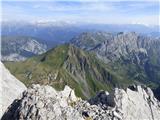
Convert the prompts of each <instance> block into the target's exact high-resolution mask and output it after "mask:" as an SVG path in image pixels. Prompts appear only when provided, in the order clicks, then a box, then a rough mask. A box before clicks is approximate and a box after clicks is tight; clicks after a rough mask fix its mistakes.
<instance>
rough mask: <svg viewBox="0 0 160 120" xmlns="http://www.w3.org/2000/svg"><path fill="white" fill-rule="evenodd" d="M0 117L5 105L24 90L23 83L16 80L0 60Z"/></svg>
mask: <svg viewBox="0 0 160 120" xmlns="http://www.w3.org/2000/svg"><path fill="white" fill-rule="evenodd" d="M0 70H1V71H0V74H1V79H0V93H1V94H0V108H1V109H0V110H1V111H0V118H1V116H2V115H3V113H4V112H5V111H6V109H7V107H8V106H9V105H10V104H11V103H12V102H13V101H14V100H15V99H17V98H18V97H19V96H20V94H21V93H22V92H23V91H24V90H26V87H25V85H24V84H23V83H21V82H20V81H19V80H17V79H16V78H15V77H14V76H13V75H11V73H10V72H9V71H8V70H7V69H6V68H5V66H4V65H3V64H2V63H1V62H0Z"/></svg>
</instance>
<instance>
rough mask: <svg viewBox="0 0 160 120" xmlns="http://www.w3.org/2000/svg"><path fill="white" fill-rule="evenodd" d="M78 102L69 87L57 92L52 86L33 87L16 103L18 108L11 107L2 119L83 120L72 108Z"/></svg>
mask: <svg viewBox="0 0 160 120" xmlns="http://www.w3.org/2000/svg"><path fill="white" fill-rule="evenodd" d="M76 101H78V98H77V97H76V96H75V94H74V91H73V90H72V89H71V88H69V87H68V86H66V87H65V88H64V90H63V91H61V92H57V91H56V90H55V89H53V88H52V87H50V86H40V85H32V87H31V88H29V89H28V90H27V91H25V92H24V93H23V97H22V98H21V100H19V101H16V102H15V103H14V104H17V105H18V106H16V105H15V106H14V107H11V109H10V111H8V114H6V115H4V117H3V118H2V119H11V120H12V119H13V120H19V119H20V120H26V119H27V120H66V119H69V120H83V118H82V116H81V115H80V113H79V112H78V111H77V110H76V109H74V108H73V107H72V104H74V102H76ZM12 110H13V111H14V112H13V111H12ZM9 115H11V116H9Z"/></svg>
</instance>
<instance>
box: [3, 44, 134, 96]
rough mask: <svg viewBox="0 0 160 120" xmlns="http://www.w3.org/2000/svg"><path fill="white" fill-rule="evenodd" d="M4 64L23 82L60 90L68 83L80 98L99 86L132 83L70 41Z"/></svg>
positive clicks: (110, 86)
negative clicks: (37, 54)
mask: <svg viewBox="0 0 160 120" xmlns="http://www.w3.org/2000/svg"><path fill="white" fill-rule="evenodd" d="M5 66H6V67H7V68H8V69H9V70H10V71H11V73H12V74H13V75H15V76H16V77H17V78H18V79H19V80H21V81H22V82H23V83H25V85H27V86H29V85H31V84H33V83H34V84H36V83H38V84H45V85H46V84H47V85H51V86H53V87H54V88H56V89H57V90H62V89H63V88H64V86H65V85H69V86H70V87H71V88H73V89H75V92H76V94H77V95H78V96H80V97H82V98H88V97H91V96H93V95H95V93H96V92H97V91H99V90H102V89H103V90H111V89H112V88H113V87H115V86H127V85H128V84H131V83H132V81H130V80H128V79H123V78H122V77H120V76H118V75H117V74H116V73H114V72H112V71H111V70H110V69H107V66H106V65H105V64H104V63H103V62H102V61H99V60H98V59H97V58H96V57H95V55H94V54H92V53H88V52H85V51H83V50H81V49H79V48H76V47H74V46H72V45H62V46H59V47H56V48H54V49H52V50H49V51H48V52H46V53H44V54H42V55H39V56H36V57H32V58H29V59H27V60H26V61H23V62H5Z"/></svg>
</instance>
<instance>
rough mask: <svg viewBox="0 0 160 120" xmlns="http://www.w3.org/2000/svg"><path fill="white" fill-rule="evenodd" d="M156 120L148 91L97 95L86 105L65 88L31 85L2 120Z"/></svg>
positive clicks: (156, 106) (158, 113) (157, 108)
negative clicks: (60, 89) (59, 89)
mask: <svg viewBox="0 0 160 120" xmlns="http://www.w3.org/2000/svg"><path fill="white" fill-rule="evenodd" d="M53 119H54V120H66V119H67V120H75V119H76V120H159V119H160V102H159V101H158V100H157V99H156V98H155V97H154V95H153V92H152V91H151V89H150V88H148V87H141V86H130V87H129V88H127V89H126V90H123V89H118V88H116V89H114V91H112V92H111V93H108V92H107V91H100V92H99V93H98V94H97V95H96V96H95V97H93V98H91V99H90V100H88V101H85V100H82V99H80V98H78V97H76V96H75V94H74V90H72V89H71V88H70V87H68V86H65V88H64V90H63V91H56V90H55V89H54V88H52V87H50V86H40V85H38V84H37V85H32V86H31V87H30V88H28V90H27V91H25V92H23V96H22V97H21V98H20V99H17V100H15V101H14V102H13V103H12V105H11V106H10V107H9V109H8V110H7V111H6V113H5V114H4V115H3V118H2V120H53Z"/></svg>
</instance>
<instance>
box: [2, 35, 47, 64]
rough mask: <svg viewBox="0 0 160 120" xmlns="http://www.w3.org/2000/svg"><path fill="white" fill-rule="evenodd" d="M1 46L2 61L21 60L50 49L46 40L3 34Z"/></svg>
mask: <svg viewBox="0 0 160 120" xmlns="http://www.w3.org/2000/svg"><path fill="white" fill-rule="evenodd" d="M1 46H2V47H1V54H2V59H1V60H2V61H21V60H25V59H27V58H28V57H32V56H35V55H38V54H42V53H44V52H46V51H47V50H48V47H47V45H46V44H45V43H44V42H41V41H40V40H37V38H33V37H28V36H2V37H1Z"/></svg>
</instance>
